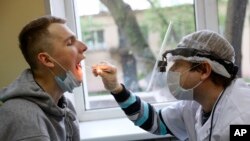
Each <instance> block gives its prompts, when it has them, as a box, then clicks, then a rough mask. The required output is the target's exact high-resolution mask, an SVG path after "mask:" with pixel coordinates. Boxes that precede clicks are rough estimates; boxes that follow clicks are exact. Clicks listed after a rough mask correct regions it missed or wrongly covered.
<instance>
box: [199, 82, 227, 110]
mask: <svg viewBox="0 0 250 141" xmlns="http://www.w3.org/2000/svg"><path fill="white" fill-rule="evenodd" d="M207 83H208V84H203V85H202V86H201V87H200V88H199V89H198V90H197V93H196V96H195V100H196V101H197V102H198V103H200V104H201V106H202V109H203V111H204V112H206V113H208V112H211V111H212V109H213V106H214V104H215V102H216V101H217V99H218V97H219V96H220V94H221V92H222V91H223V90H224V88H223V86H218V85H215V84H213V83H212V82H207ZM198 91H199V92H198Z"/></svg>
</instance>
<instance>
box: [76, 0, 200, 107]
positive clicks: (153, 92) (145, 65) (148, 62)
mask: <svg viewBox="0 0 250 141" xmlns="http://www.w3.org/2000/svg"><path fill="white" fill-rule="evenodd" d="M76 6H77V9H78V14H79V17H78V18H79V19H80V20H79V21H80V25H81V29H80V30H81V33H82V40H83V41H84V42H85V43H86V44H87V45H88V47H89V50H88V51H87V52H86V56H87V58H86V60H85V64H86V75H85V77H86V79H87V83H86V84H85V85H86V86H87V89H88V93H87V94H85V102H86V106H85V107H86V108H87V110H91V109H98V108H108V107H116V106H118V105H117V103H116V102H115V101H114V99H113V97H112V96H111V95H110V94H109V93H108V92H107V91H106V90H105V88H104V86H103V84H102V81H101V78H96V77H94V76H93V75H92V74H91V70H90V69H89V68H90V67H91V66H92V65H94V64H96V63H99V62H101V61H108V62H111V63H112V64H114V65H115V66H117V69H118V77H119V81H120V82H122V83H123V84H124V85H125V86H126V87H127V88H128V89H129V90H131V91H133V92H135V94H137V95H139V96H140V97H141V98H142V99H143V100H145V101H147V102H150V103H159V102H165V101H169V100H173V97H171V96H170V95H169V93H168V92H166V89H165V85H166V84H164V82H165V80H164V78H165V74H164V73H155V75H154V76H153V77H152V74H153V73H152V72H153V70H154V69H153V68H154V65H155V63H156V59H157V58H159V55H160V49H161V48H162V49H164V50H165V49H166V48H173V47H175V46H176V44H177V43H178V42H179V41H180V39H181V37H183V36H184V35H186V34H188V33H191V32H193V31H195V17H194V3H193V0H178V1H176V0H167V1H166V0H124V1H122V0H112V2H111V0H110V1H109V0H91V1H89V0H77V5H76ZM170 22H171V23H172V28H169V29H171V30H169V31H170V32H169V35H168V36H167V38H166V43H165V44H164V45H162V42H163V39H164V37H165V34H166V31H167V29H168V27H169V23H170ZM150 82H152V87H150V88H151V89H150V91H146V89H148V88H149V84H150Z"/></svg>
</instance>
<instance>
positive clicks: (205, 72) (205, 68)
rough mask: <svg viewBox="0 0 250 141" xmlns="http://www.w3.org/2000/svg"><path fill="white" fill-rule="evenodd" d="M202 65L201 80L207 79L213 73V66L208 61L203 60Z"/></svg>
mask: <svg viewBox="0 0 250 141" xmlns="http://www.w3.org/2000/svg"><path fill="white" fill-rule="evenodd" d="M201 65H202V74H201V80H205V79H207V78H208V77H209V76H210V74H211V73H212V67H211V65H210V64H209V63H208V62H203V63H202V64H201Z"/></svg>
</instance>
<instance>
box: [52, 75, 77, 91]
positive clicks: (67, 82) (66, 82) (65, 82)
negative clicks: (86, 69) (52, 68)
mask: <svg viewBox="0 0 250 141" xmlns="http://www.w3.org/2000/svg"><path fill="white" fill-rule="evenodd" d="M55 80H56V83H57V84H58V86H59V87H60V88H61V89H62V90H63V92H66V91H68V92H70V93H72V91H73V89H74V88H75V87H79V86H80V85H81V82H79V81H77V80H76V78H75V77H74V75H73V74H72V72H71V71H67V72H66V77H65V78H64V79H63V78H62V77H59V76H55Z"/></svg>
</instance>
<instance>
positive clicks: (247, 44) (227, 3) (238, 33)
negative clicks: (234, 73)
mask: <svg viewBox="0 0 250 141" xmlns="http://www.w3.org/2000/svg"><path fill="white" fill-rule="evenodd" d="M218 14H219V27H220V33H221V34H222V35H224V36H225V37H226V38H227V39H228V40H229V42H230V43H231V44H232V45H233V46H234V49H235V52H236V64H237V65H238V66H239V67H240V70H239V73H238V74H239V76H242V77H243V78H244V79H246V80H247V81H248V82H250V71H249V70H250V40H249V39H250V3H249V0H240V1H239V0H218ZM241 56H242V57H241Z"/></svg>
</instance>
